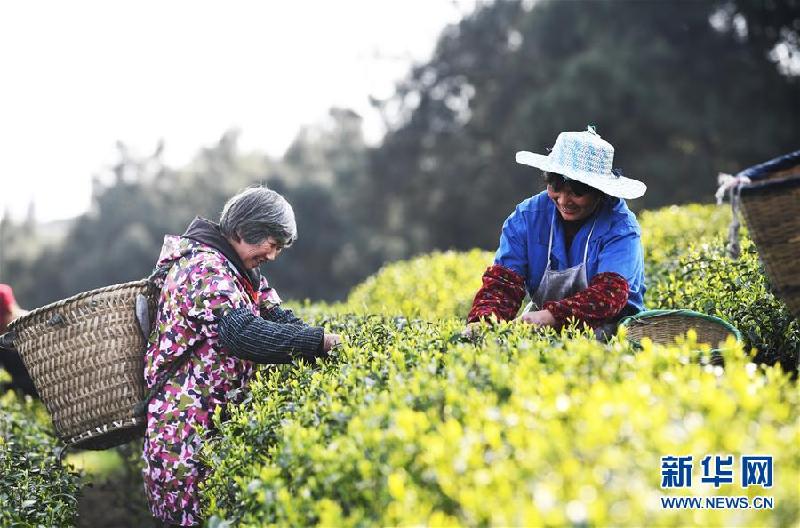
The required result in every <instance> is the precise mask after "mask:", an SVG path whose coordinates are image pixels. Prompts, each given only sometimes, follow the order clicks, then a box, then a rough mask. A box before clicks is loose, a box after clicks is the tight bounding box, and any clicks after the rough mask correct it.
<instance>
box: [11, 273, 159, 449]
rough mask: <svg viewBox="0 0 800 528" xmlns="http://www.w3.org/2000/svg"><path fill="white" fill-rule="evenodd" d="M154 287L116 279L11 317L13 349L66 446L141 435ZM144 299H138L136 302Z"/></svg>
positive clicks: (106, 443)
mask: <svg viewBox="0 0 800 528" xmlns="http://www.w3.org/2000/svg"><path fill="white" fill-rule="evenodd" d="M157 293H158V292H157V290H156V288H155V287H154V286H153V285H152V284H151V283H150V282H148V281H146V280H141V281H137V282H128V283H125V284H116V285H113V286H108V287H105V288H100V289H97V290H92V291H89V292H84V293H80V294H78V295H75V296H73V297H70V298H68V299H64V300H62V301H58V302H55V303H53V304H49V305H47V306H44V307H42V308H38V309H36V310H33V311H31V312H30V313H29V314H27V315H25V316H24V317H21V318H20V319H17V320H16V321H14V322H13V323H12V324H11V326H10V330H11V331H12V332H14V347H15V348H16V349H17V351H18V352H19V354H20V356H21V357H22V361H23V362H24V363H25V367H26V368H27V369H28V372H29V373H30V375H31V378H32V379H33V382H34V385H35V386H36V390H37V391H38V392H39V395H40V396H41V398H42V402H43V403H44V405H45V407H46V408H47V410H48V411H49V412H50V415H51V417H52V419H53V425H54V426H55V430H56V433H57V434H58V436H59V437H60V438H61V440H62V441H63V442H64V443H65V444H66V445H67V446H68V447H76V448H81V449H106V448H107V447H111V446H114V445H119V444H122V443H124V442H126V441H128V440H131V439H133V438H135V437H137V436H139V435H141V434H142V431H143V430H144V425H145V418H144V416H141V415H138V414H137V413H136V412H135V410H134V407H135V406H136V405H137V404H138V403H139V402H141V401H142V399H143V398H144V393H145V386H144V374H143V370H144V363H143V362H144V350H145V346H146V344H145V343H146V342H145V338H144V336H143V329H142V328H141V327H140V324H139V322H138V320H137V317H136V302H137V301H136V299H137V296H140V295H141V296H144V300H146V303H147V310H148V312H149V314H148V315H149V320H151V321H152V320H153V315H154V313H155V306H156V298H157ZM141 302H142V300H140V303H141Z"/></svg>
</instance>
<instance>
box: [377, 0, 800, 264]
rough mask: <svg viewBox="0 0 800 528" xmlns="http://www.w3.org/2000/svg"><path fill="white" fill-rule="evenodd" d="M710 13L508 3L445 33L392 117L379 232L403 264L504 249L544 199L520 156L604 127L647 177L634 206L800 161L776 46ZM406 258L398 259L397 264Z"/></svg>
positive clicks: (789, 86) (674, 7)
mask: <svg viewBox="0 0 800 528" xmlns="http://www.w3.org/2000/svg"><path fill="white" fill-rule="evenodd" d="M718 9H719V4H714V3H703V2H608V1H605V2H537V3H535V4H533V6H532V7H529V5H528V4H525V3H522V2H516V1H502V2H495V3H492V4H488V5H484V6H482V7H479V8H478V9H477V10H476V12H475V13H474V14H473V15H471V16H469V17H467V18H465V19H464V20H462V21H461V22H460V23H459V24H458V25H456V26H452V27H450V28H449V29H448V30H446V31H445V32H444V33H443V34H442V36H441V38H440V40H439V43H438V46H437V48H436V51H435V53H434V55H433V57H432V58H431V59H430V61H428V62H426V63H425V64H421V65H419V66H417V67H416V68H414V70H413V71H412V72H411V73H410V75H409V76H408V78H407V79H405V80H404V81H403V82H402V83H400V84H399V85H398V87H397V91H396V94H395V96H394V97H393V98H392V99H391V100H389V101H385V102H384V103H383V104H384V106H392V107H396V108H399V112H398V115H399V116H401V119H400V120H399V122H398V123H397V124H396V126H395V127H394V128H393V129H392V130H391V131H390V132H389V133H388V134H387V136H386V137H385V139H384V142H383V144H382V145H381V146H380V148H378V149H376V150H375V152H374V154H373V156H372V157H371V165H370V171H371V176H372V181H371V182H370V186H371V196H370V198H369V203H373V204H378V206H377V207H375V208H374V211H373V214H374V215H375V218H373V219H372V222H373V225H380V226H381V227H380V228H381V230H382V231H383V232H384V233H385V234H386V236H387V237H389V239H390V240H391V239H399V238H401V237H402V240H403V245H402V248H401V249H400V251H399V252H400V253H401V255H399V256H402V255H408V254H413V253H417V252H420V251H427V250H429V249H431V248H434V247H438V248H447V247H455V248H462V249H465V248H469V247H474V246H476V245H477V246H482V247H492V246H494V245H495V244H496V241H497V236H498V232H499V227H500V224H501V223H502V220H503V218H504V217H505V216H506V215H507V214H508V213H509V212H510V211H511V210H512V208H513V207H514V204H516V203H518V202H520V201H521V200H522V199H524V198H525V197H527V196H529V195H531V194H533V193H535V192H538V190H540V189H541V188H542V184H541V183H540V180H539V179H538V178H539V176H538V174H537V173H536V172H535V171H534V170H532V169H530V168H528V167H523V166H518V165H516V164H515V163H514V153H515V151H517V150H533V151H536V152H545V149H546V148H547V147H550V146H551V145H552V143H553V141H554V140H555V137H556V136H557V134H558V133H559V132H560V131H562V130H582V129H585V127H586V125H587V124H594V125H596V127H597V129H598V131H599V132H600V134H601V135H603V136H604V137H606V138H607V139H608V140H609V141H610V142H611V143H612V144H614V145H615V147H616V149H617V152H616V159H615V165H617V166H620V167H622V168H623V170H624V171H625V173H626V174H627V175H629V176H631V177H634V178H638V179H642V180H644V181H645V182H646V183H647V185H648V188H649V190H648V193H647V194H646V195H645V197H644V198H642V199H640V200H637V201H635V202H633V203H632V206H633V207H634V208H637V209H638V208H644V207H656V206H660V205H664V204H668V203H683V202H690V201H702V200H707V199H710V196H711V194H712V192H713V189H714V185H715V181H714V175H715V174H716V173H717V172H718V171H720V170H726V171H736V170H738V169H740V168H743V167H745V166H747V165H750V164H752V163H755V162H758V161H761V160H764V159H768V158H770V157H773V156H775V155H777V154H780V153H781V152H784V151H787V150H790V149H793V148H796V137H798V135H799V133H800V123H798V119H796V118H795V119H787V118H786V116H797V115H800V97H798V86H799V85H798V83H797V79H796V78H792V77H787V76H785V75H782V74H781V73H780V72H779V71H778V69H777V68H776V67H775V64H774V63H773V62H771V61H770V60H769V58H768V57H766V56H765V54H764V51H763V48H759V47H757V46H752V45H750V43H749V42H748V41H747V40H746V39H745V40H743V39H742V38H740V37H739V36H737V35H735V34H733V33H731V32H729V31H727V32H726V31H723V30H720V29H715V27H713V26H712V24H711V23H710V17H711V15H712V14H714V13H715V12H716V11H717V10H718ZM393 256H398V255H393Z"/></svg>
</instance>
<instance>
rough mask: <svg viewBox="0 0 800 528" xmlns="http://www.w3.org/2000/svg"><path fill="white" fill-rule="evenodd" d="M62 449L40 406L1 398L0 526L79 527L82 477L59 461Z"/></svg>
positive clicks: (8, 395)
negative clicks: (57, 452)
mask: <svg viewBox="0 0 800 528" xmlns="http://www.w3.org/2000/svg"><path fill="white" fill-rule="evenodd" d="M3 374H5V372H3V371H1V370H0V375H3ZM57 446H58V441H57V440H56V438H55V437H54V436H53V435H52V430H51V427H50V425H49V418H48V417H47V412H46V411H45V410H44V408H42V407H41V405H40V404H38V403H36V402H33V401H30V400H28V401H20V400H18V399H17V397H16V396H15V395H14V393H13V392H7V393H5V394H4V395H2V396H0V504H2V508H0V526H48V527H50V526H74V525H75V522H76V517H77V513H78V501H77V496H78V490H79V481H80V477H79V475H78V474H77V473H76V472H74V471H72V470H70V469H67V468H65V467H64V466H63V465H62V464H61V463H60V462H59V461H58V458H57V457H56V455H55V449H56V447H57Z"/></svg>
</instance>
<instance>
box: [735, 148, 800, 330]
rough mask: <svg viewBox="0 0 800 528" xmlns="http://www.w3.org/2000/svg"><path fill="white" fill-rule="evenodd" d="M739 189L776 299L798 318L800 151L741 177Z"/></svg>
mask: <svg viewBox="0 0 800 528" xmlns="http://www.w3.org/2000/svg"><path fill="white" fill-rule="evenodd" d="M740 174H741V175H744V176H747V177H748V178H750V180H751V181H752V183H750V184H747V185H743V186H741V188H740V189H739V192H740V198H741V205H742V212H743V214H744V218H745V221H746V222H747V227H748V228H749V230H750V236H751V237H752V239H753V242H755V244H756V247H757V248H758V253H759V255H760V256H761V260H762V262H763V263H764V268H765V269H766V271H767V275H768V276H769V278H770V282H771V284H772V287H773V288H774V289H775V292H776V294H777V295H778V297H780V298H781V300H783V301H784V302H785V303H786V305H787V306H788V307H789V310H791V312H792V313H793V314H794V316H795V317H800V274H799V273H798V269H800V267H799V266H798V261H800V151H797V152H794V153H791V154H787V155H786V156H782V157H780V158H776V159H774V160H771V161H768V162H766V163H762V164H760V165H756V166H755V167H751V168H749V169H747V170H745V171H742V172H741V173H740Z"/></svg>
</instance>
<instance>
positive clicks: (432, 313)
mask: <svg viewBox="0 0 800 528" xmlns="http://www.w3.org/2000/svg"><path fill="white" fill-rule="evenodd" d="M493 259H494V255H493V254H492V253H490V252H488V251H481V250H478V249H474V250H472V251H469V252H464V253H459V252H455V251H447V252H434V253H431V254H429V255H422V256H419V257H416V258H413V259H411V260H408V261H402V262H395V263H392V264H389V265H387V266H384V267H383V268H382V269H381V270H380V271H378V273H376V274H375V275H373V276H372V277H370V278H368V279H367V280H366V281H364V282H363V283H361V284H360V285H358V286H356V287H355V288H354V289H353V291H352V292H351V293H350V296H349V297H348V298H347V303H346V304H345V306H344V307H343V308H344V311H350V312H353V313H358V314H370V313H372V314H375V313H380V314H389V315H401V314H402V315H405V316H408V317H422V318H424V319H428V320H436V319H441V318H444V317H460V318H464V317H466V314H467V312H468V311H469V308H470V306H471V305H472V299H473V298H474V297H475V293H476V292H477V291H478V288H479V287H480V285H481V277H482V276H483V272H484V271H485V270H486V268H487V267H489V266H490V265H491V264H492V261H493Z"/></svg>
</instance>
